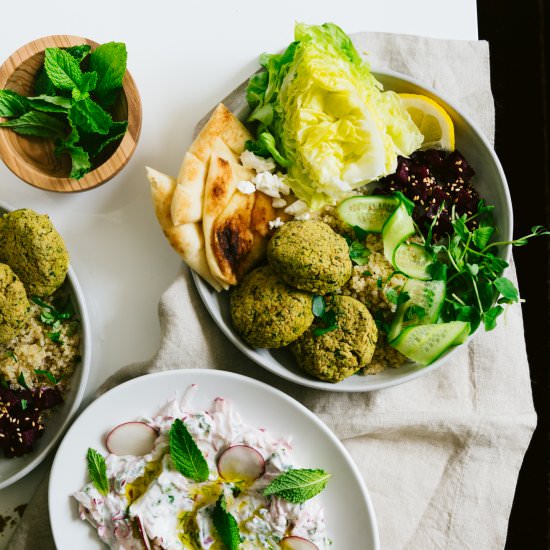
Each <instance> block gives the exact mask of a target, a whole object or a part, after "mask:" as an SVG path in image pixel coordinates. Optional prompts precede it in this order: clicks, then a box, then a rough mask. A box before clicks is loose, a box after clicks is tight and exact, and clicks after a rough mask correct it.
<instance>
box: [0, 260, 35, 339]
mask: <svg viewBox="0 0 550 550" xmlns="http://www.w3.org/2000/svg"><path fill="white" fill-rule="evenodd" d="M30 307H31V306H30V304H29V300H28V299H27V293H26V292H25V287H24V286H23V283H22V282H21V281H20V280H19V277H17V275H16V274H15V273H14V272H13V270H12V269H11V267H10V266H9V265H6V264H0V344H6V343H7V342H9V341H10V340H11V339H12V338H14V337H15V336H17V334H18V332H19V331H20V330H21V329H22V328H23V327H24V326H25V325H26V324H27V320H28V317H29V311H30Z"/></svg>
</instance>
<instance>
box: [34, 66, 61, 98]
mask: <svg viewBox="0 0 550 550" xmlns="http://www.w3.org/2000/svg"><path fill="white" fill-rule="evenodd" d="M34 93H35V94H37V95H57V94H58V91H57V90H56V88H55V86H54V85H53V84H52V81H51V80H50V78H49V77H48V75H47V74H46V70H45V69H44V67H42V68H41V69H40V70H39V71H38V73H37V74H36V78H35V79H34Z"/></svg>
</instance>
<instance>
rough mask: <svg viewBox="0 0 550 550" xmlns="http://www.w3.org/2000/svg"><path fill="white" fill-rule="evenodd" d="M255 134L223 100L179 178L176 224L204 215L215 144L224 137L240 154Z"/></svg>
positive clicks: (181, 169)
mask: <svg viewBox="0 0 550 550" xmlns="http://www.w3.org/2000/svg"><path fill="white" fill-rule="evenodd" d="M251 138H252V136H251V135H250V132H249V131H248V130H247V129H246V128H245V127H244V126H243V124H242V122H241V121H240V120H239V119H238V118H237V117H236V116H235V115H234V114H233V113H232V112H231V111H230V110H229V109H227V107H226V106H225V105H223V104H222V103H220V104H219V105H218V106H217V107H216V108H215V109H214V111H213V113H212V116H211V117H210V119H209V120H208V122H207V123H206V124H205V125H204V127H203V129H202V130H201V131H200V133H199V135H198V136H197V138H196V139H195V141H194V142H193V143H192V145H191V147H190V148H189V151H188V152H187V153H186V155H185V157H184V159H183V163H182V165H181V168H180V172H179V174H178V179H177V184H178V185H177V188H176V191H175V193H174V200H173V203H172V209H171V213H172V221H173V222H174V225H179V224H181V223H188V222H196V221H199V219H200V214H201V209H200V208H199V206H200V205H202V193H203V190H204V177H205V174H206V173H207V172H208V170H209V162H210V158H211V156H212V149H213V147H214V144H216V143H217V142H218V141H222V142H223V143H224V144H225V145H226V147H227V148H228V149H229V150H231V151H232V152H233V153H234V154H235V155H237V156H238V155H240V154H241V153H242V152H243V150H244V145H245V143H246V141H247V140H248V139H251Z"/></svg>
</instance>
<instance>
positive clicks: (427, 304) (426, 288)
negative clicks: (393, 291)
mask: <svg viewBox="0 0 550 550" xmlns="http://www.w3.org/2000/svg"><path fill="white" fill-rule="evenodd" d="M446 286H447V285H446V284H445V281H419V280H418V279H408V280H407V282H406V283H405V284H404V285H403V289H402V292H406V293H407V294H408V295H409V299H408V300H407V301H406V302H404V303H402V304H400V305H399V306H398V308H397V311H396V312H395V315H394V317H393V321H392V324H391V326H390V330H389V331H388V341H389V342H392V341H393V340H395V338H397V337H398V336H399V335H400V334H401V332H402V331H403V330H404V329H405V328H407V327H410V326H417V325H427V324H433V323H435V322H436V321H437V319H438V318H439V314H440V313H441V308H442V307H443V302H444V301H445V293H446ZM414 308H418V309H417V311H415V309H414Z"/></svg>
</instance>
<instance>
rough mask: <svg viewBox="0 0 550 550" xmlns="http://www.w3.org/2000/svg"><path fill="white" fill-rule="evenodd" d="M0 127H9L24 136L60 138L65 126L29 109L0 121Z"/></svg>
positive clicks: (52, 118)
mask: <svg viewBox="0 0 550 550" xmlns="http://www.w3.org/2000/svg"><path fill="white" fill-rule="evenodd" d="M0 127H4V128H11V129H12V130H13V131H14V132H17V133H18V134H22V135H25V136H38V137H45V138H60V137H63V136H64V135H65V134H66V126H65V124H63V122H61V121H60V120H59V119H57V118H55V117H53V116H51V115H48V114H46V113H40V112H38V111H29V112H28V113H25V114H24V115H22V116H20V117H19V118H13V119H11V120H7V121H6V122H0Z"/></svg>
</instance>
